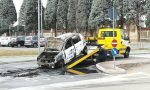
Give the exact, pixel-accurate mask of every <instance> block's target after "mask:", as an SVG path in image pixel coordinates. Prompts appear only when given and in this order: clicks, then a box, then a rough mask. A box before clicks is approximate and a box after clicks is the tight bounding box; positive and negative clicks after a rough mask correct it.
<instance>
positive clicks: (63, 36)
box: [56, 33, 79, 41]
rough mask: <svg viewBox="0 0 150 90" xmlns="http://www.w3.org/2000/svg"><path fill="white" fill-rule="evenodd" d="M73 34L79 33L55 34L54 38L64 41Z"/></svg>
mask: <svg viewBox="0 0 150 90" xmlns="http://www.w3.org/2000/svg"><path fill="white" fill-rule="evenodd" d="M75 35H79V34H78V33H66V34H63V35H60V36H57V37H56V38H60V39H62V40H64V41H66V40H67V39H68V38H70V37H73V36H75Z"/></svg>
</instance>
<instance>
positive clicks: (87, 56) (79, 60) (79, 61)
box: [67, 48, 100, 69]
mask: <svg viewBox="0 0 150 90" xmlns="http://www.w3.org/2000/svg"><path fill="white" fill-rule="evenodd" d="M99 51H100V49H99V48H97V49H95V50H94V51H92V52H90V53H89V54H87V55H85V56H83V57H82V58H80V59H78V60H77V61H75V62H73V63H72V64H70V65H68V66H67V69H70V68H72V67H74V66H76V65H77V64H79V63H81V62H82V61H84V60H86V59H87V58H89V57H90V56H92V55H94V54H96V53H97V52H99Z"/></svg>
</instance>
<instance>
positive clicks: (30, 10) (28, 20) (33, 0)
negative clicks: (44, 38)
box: [24, 0, 38, 34]
mask: <svg viewBox="0 0 150 90" xmlns="http://www.w3.org/2000/svg"><path fill="white" fill-rule="evenodd" d="M24 12H25V16H24V18H25V21H24V22H25V31H28V33H31V32H32V31H34V32H35V34H37V28H38V0H27V1H26V7H25V11H24Z"/></svg>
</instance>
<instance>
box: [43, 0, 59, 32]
mask: <svg viewBox="0 0 150 90" xmlns="http://www.w3.org/2000/svg"><path fill="white" fill-rule="evenodd" d="M57 3H58V0H48V2H47V5H46V9H45V13H44V21H45V28H46V29H51V28H53V29H56V16H57V15H56V14H57Z"/></svg>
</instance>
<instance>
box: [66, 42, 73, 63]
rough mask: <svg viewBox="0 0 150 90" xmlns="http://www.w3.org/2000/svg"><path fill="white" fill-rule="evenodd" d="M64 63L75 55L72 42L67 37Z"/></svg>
mask: <svg viewBox="0 0 150 90" xmlns="http://www.w3.org/2000/svg"><path fill="white" fill-rule="evenodd" d="M64 54H65V55H64V56H65V63H68V62H70V61H71V60H72V59H73V58H74V57H75V48H74V46H73V44H72V39H69V40H68V41H67V42H66V44H65V47H64Z"/></svg>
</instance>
